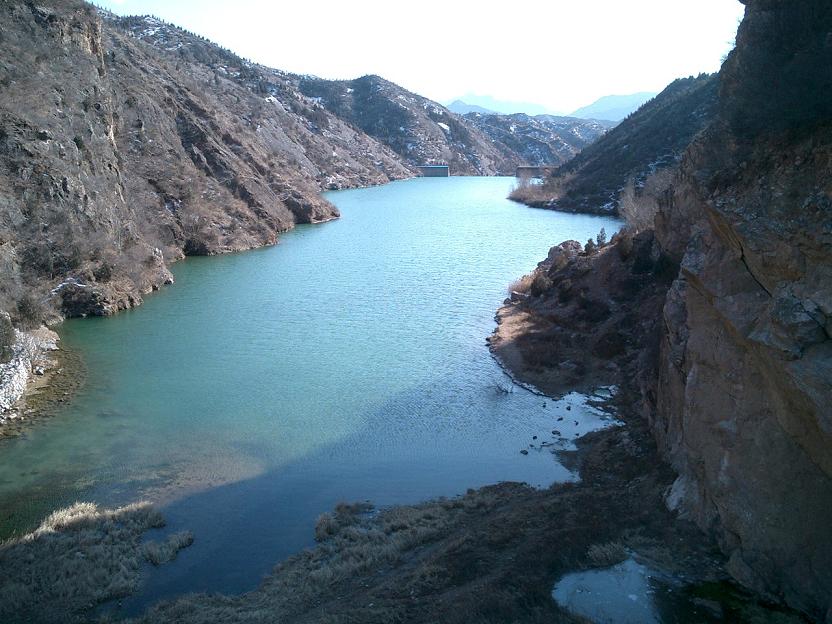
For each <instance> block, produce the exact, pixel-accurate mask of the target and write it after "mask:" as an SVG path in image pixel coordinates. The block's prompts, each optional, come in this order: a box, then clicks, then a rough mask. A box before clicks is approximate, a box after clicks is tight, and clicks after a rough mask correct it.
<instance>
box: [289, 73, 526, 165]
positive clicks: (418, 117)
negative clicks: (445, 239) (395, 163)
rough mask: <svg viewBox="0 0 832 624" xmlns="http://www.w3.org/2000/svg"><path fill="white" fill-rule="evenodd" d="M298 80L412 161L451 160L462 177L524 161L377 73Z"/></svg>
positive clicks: (320, 99)
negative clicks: (355, 76) (359, 76)
mask: <svg viewBox="0 0 832 624" xmlns="http://www.w3.org/2000/svg"><path fill="white" fill-rule="evenodd" d="M297 80H298V88H299V89H300V91H301V92H302V93H304V94H305V95H307V96H308V97H310V98H313V99H314V101H316V102H319V103H320V104H321V106H323V107H324V108H325V109H326V110H328V111H330V112H332V113H333V114H335V115H337V116H338V117H340V118H341V119H344V120H345V121H348V122H349V123H351V124H353V125H354V126H356V127H357V128H360V129H361V130H362V131H364V132H366V133H367V134H369V135H370V136H372V137H374V138H375V139H377V140H378V141H380V142H382V143H384V144H385V145H387V146H388V147H390V149H392V150H393V151H395V152H396V153H397V154H398V155H399V156H401V157H402V159H403V160H404V161H405V162H406V163H408V164H411V165H421V164H440V163H441V164H448V165H450V169H451V171H452V172H453V173H454V174H458V175H494V174H498V173H502V174H506V173H510V174H513V173H514V168H515V167H516V166H517V165H518V164H525V163H524V161H523V159H522V157H521V156H519V155H518V154H517V153H515V152H514V151H513V150H511V149H510V148H509V147H508V146H506V145H504V144H502V143H494V142H493V141H491V140H489V138H488V137H487V136H485V135H484V134H483V133H481V132H480V131H479V130H477V128H476V127H475V126H474V125H472V124H470V123H469V122H468V121H466V119H465V118H464V117H460V116H458V115H455V114H454V113H451V112H450V111H449V110H448V109H447V108H445V107H444V106H442V105H441V104H437V103H436V102H433V101H431V100H428V99H427V98H423V97H422V96H420V95H416V94H415V93H411V92H410V91H406V90H405V89H402V88H401V87H399V86H398V85H396V84H393V83H392V82H389V81H387V80H384V79H383V78H380V77H378V76H362V77H361V78H356V79H355V80H323V79H321V78H315V77H311V76H303V77H298V79H297Z"/></svg>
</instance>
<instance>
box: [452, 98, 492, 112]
mask: <svg viewBox="0 0 832 624" xmlns="http://www.w3.org/2000/svg"><path fill="white" fill-rule="evenodd" d="M448 110H449V111H451V112H452V113H456V114H457V115H465V114H467V113H479V114H481V115H496V114H497V112H496V111H493V110H489V109H487V108H483V107H482V106H476V105H474V104H467V103H465V102H463V101H462V100H454V101H453V102H451V103H450V104H448Z"/></svg>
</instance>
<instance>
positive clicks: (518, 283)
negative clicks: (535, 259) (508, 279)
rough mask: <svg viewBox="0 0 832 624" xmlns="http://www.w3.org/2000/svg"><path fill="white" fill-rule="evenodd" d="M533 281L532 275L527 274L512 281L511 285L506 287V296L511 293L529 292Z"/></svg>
mask: <svg viewBox="0 0 832 624" xmlns="http://www.w3.org/2000/svg"><path fill="white" fill-rule="evenodd" d="M533 281H534V273H528V274H526V275H524V276H523V277H521V278H518V279H516V280H514V281H513V282H512V283H511V284H509V285H508V294H509V295H510V294H511V293H513V292H518V293H521V294H527V293H528V292H529V290H531V287H532V282H533Z"/></svg>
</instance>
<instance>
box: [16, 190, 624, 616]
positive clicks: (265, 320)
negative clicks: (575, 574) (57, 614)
mask: <svg viewBox="0 0 832 624" xmlns="http://www.w3.org/2000/svg"><path fill="white" fill-rule="evenodd" d="M512 183H513V179H510V178H450V179H448V178H445V179H438V178H436V179H431V178H425V179H416V180H408V181H403V182H397V183H393V184H389V185H386V186H383V187H377V188H370V189H362V190H353V191H340V192H337V193H331V194H329V195H328V197H329V199H330V200H331V201H333V202H334V203H335V204H336V205H337V206H338V207H339V209H340V210H341V213H342V215H343V216H342V218H341V219H340V220H338V221H334V222H330V223H327V224H323V225H316V226H302V227H298V228H297V229H296V230H294V231H292V232H290V233H288V234H286V235H284V236H283V237H282V238H281V243H280V244H279V245H277V246H275V247H272V248H268V249H261V250H257V251H251V252H246V253H243V254H237V255H231V256H224V257H215V258H190V259H188V260H186V261H184V262H181V263H178V264H176V265H175V266H174V274H175V277H176V284H175V285H174V286H172V287H169V288H166V289H164V290H163V291H162V292H161V293H159V294H156V295H153V296H151V297H148V298H147V301H146V303H145V305H143V306H142V307H140V308H138V309H136V310H133V311H129V312H125V313H123V314H119V315H118V316H116V317H114V318H106V319H80V320H73V321H69V322H67V323H65V324H64V326H63V327H62V329H61V334H62V337H63V340H64V341H65V344H66V345H68V346H70V347H72V348H75V349H78V350H80V352H81V353H82V355H83V358H84V360H85V362H86V364H87V367H88V369H89V379H88V382H87V384H86V386H85V387H84V388H83V389H82V391H81V392H80V393H79V394H78V395H77V396H76V397H75V398H74V399H73V401H72V402H71V403H70V404H69V405H67V407H66V408H65V409H64V410H63V412H62V413H60V414H59V415H58V416H57V417H56V418H54V419H51V420H49V421H47V422H43V423H41V424H38V425H37V426H35V427H33V428H32V429H31V430H30V431H29V432H28V433H27V434H26V435H25V436H23V437H20V438H16V439H12V440H5V441H3V442H2V443H0V510H2V517H1V518H0V529H1V530H2V536H8V535H9V534H11V533H12V532H14V531H20V530H23V529H26V528H30V527H31V526H32V524H33V523H34V522H36V521H37V520H38V519H39V518H40V517H42V516H43V515H44V514H45V513H46V512H48V511H49V510H51V509H53V508H54V507H56V506H60V505H64V504H67V503H71V502H73V501H75V500H78V499H83V500H95V501H98V502H101V503H103V504H108V505H112V504H120V503H124V502H128V501H132V500H135V499H136V498H140V497H146V498H150V499H152V500H155V501H158V502H160V503H161V504H163V505H164V506H165V509H164V511H165V515H166V517H167V518H168V521H169V522H168V524H169V528H170V530H180V529H183V528H189V529H191V530H193V532H194V534H195V536H196V542H195V544H194V545H193V546H192V547H191V548H189V549H187V550H186V551H184V552H183V553H181V554H180V557H179V559H177V561H176V562H175V563H173V564H171V565H169V566H166V567H164V568H162V569H160V571H159V572H158V573H154V575H152V576H151V578H150V581H149V584H148V586H147V589H146V591H145V593H144V594H143V595H142V597H141V598H140V599H139V602H141V603H142V604H143V603H144V602H146V601H148V600H152V599H156V598H158V597H160V596H164V595H172V594H175V593H178V592H181V591H192V590H210V591H219V590H222V591H225V592H235V591H244V590H248V589H251V588H253V586H254V585H255V584H256V582H257V580H258V579H259V578H260V577H261V576H262V575H263V574H264V573H266V572H268V571H269V570H270V569H271V566H272V564H273V563H274V562H276V561H278V560H279V559H280V558H282V557H285V556H286V555H287V554H288V553H291V552H294V551H296V550H298V549H299V548H301V547H303V546H305V545H307V544H309V543H310V542H311V540H312V530H313V524H314V519H315V517H316V516H317V514H319V513H321V512H322V511H324V510H327V509H329V508H331V507H332V506H333V505H334V504H335V503H336V502H338V501H339V500H357V499H371V500H373V501H374V502H376V503H377V504H380V505H388V504H394V503H402V502H415V501H418V500H421V499H425V498H428V497H434V496H439V495H447V496H452V495H456V494H459V493H462V492H464V491H465V490H466V488H469V487H476V486H480V485H484V484H487V483H493V482H497V481H501V480H515V481H525V482H528V483H531V484H534V485H546V484H549V483H552V482H555V481H565V480H569V479H574V478H575V475H573V474H572V473H570V472H569V471H568V470H566V469H565V468H564V467H563V466H561V465H560V464H558V463H557V461H556V459H555V458H554V457H553V455H552V454H551V453H550V452H548V450H546V449H543V450H541V449H540V447H539V445H538V443H539V442H542V441H543V440H544V439H546V440H549V441H552V442H553V443H557V444H565V443H566V441H568V440H570V439H572V438H574V437H575V435H577V434H578V433H579V432H581V431H585V430H587V429H588V428H592V427H596V426H598V425H599V424H600V423H601V422H602V421H603V419H602V418H601V417H600V416H599V414H597V413H595V412H593V411H592V410H591V409H589V408H586V407H585V406H583V399H582V397H580V396H577V395H570V396H568V397H566V398H565V399H564V400H563V401H560V402H557V403H555V402H553V401H551V400H546V399H545V398H543V397H540V396H536V395H534V394H532V393H530V392H528V391H526V390H523V389H522V388H519V387H515V390H514V391H513V392H511V393H508V394H505V393H501V392H499V391H497V389H496V386H497V385H498V384H502V385H505V384H506V383H508V379H507V378H506V377H505V375H504V374H503V373H502V371H501V370H500V369H499V367H498V366H497V364H496V363H495V362H494V361H493V359H492V358H491V357H490V355H489V352H488V349H487V347H486V345H485V341H484V339H485V337H486V336H487V335H488V334H490V333H491V332H492V331H493V328H494V319H493V317H494V312H495V310H496V308H497V307H499V305H500V304H501V302H502V300H503V298H504V297H505V296H506V286H507V284H508V283H509V282H510V281H512V280H513V279H515V278H516V277H518V276H519V275H521V274H523V273H524V272H527V271H529V270H530V269H531V268H532V267H534V265H535V264H536V263H537V262H538V261H539V260H540V259H542V258H544V257H545V256H546V253H547V251H548V249H549V247H550V246H551V245H553V244H556V243H558V242H560V241H562V240H565V239H569V238H574V239H578V240H581V241H585V240H586V239H587V238H588V237H590V236H594V235H595V234H596V233H597V232H598V231H599V230H600V229H601V227H604V228H606V231H607V234H608V235H612V233H613V232H614V231H615V230H616V229H617V221H615V220H613V219H610V218H605V217H597V216H587V215H571V214H563V213H557V212H550V211H544V210H536V209H532V208H527V207H525V206H522V205H519V204H515V203H513V202H510V201H508V200H506V199H505V197H506V195H507V194H508V192H509V190H510V187H511V185H512ZM566 405H571V406H572V409H571V410H570V411H566V409H565V408H566ZM558 417H563V420H562V421H557V418H558ZM553 429H557V430H558V431H559V432H560V435H558V436H553V435H552V434H551V431H552V430H553ZM534 435H537V436H539V438H538V440H537V441H536V442H533V441H532V436H534ZM546 436H548V437H546ZM530 443H532V444H535V446H533V447H531V449H530V448H529V444H530ZM521 449H528V450H530V452H529V453H528V454H527V455H521V454H520V450H521ZM137 604H138V603H137Z"/></svg>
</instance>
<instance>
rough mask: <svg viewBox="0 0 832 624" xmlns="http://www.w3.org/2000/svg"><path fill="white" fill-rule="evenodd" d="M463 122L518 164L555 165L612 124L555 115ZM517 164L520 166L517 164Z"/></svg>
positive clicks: (475, 117)
mask: <svg viewBox="0 0 832 624" xmlns="http://www.w3.org/2000/svg"><path fill="white" fill-rule="evenodd" d="M465 120H466V121H467V122H469V123H470V124H472V125H473V126H475V127H476V128H477V129H479V130H480V131H481V132H482V133H483V134H485V135H486V136H487V137H488V138H489V139H491V141H492V142H494V143H499V144H502V145H505V146H506V147H508V148H509V149H510V150H512V151H513V152H515V153H517V154H519V155H520V157H521V159H522V160H523V161H524V162H523V163H522V164H528V165H534V166H546V165H551V166H556V165H562V164H563V163H565V162H566V161H568V160H570V159H571V158H574V157H575V155H576V154H578V153H579V152H580V151H581V150H582V149H584V148H585V147H586V146H587V145H590V144H591V143H594V142H595V141H596V140H598V138H599V137H601V136H602V135H603V134H604V133H605V132H606V131H607V130H609V129H610V128H611V127H613V126H614V125H615V123H613V122H607V121H596V120H593V119H576V118H575V117H557V116H555V115H534V116H531V115H526V114H525V113H516V114H514V115H496V114H482V113H476V112H472V113H468V114H466V115H465ZM518 164H521V163H518Z"/></svg>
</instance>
